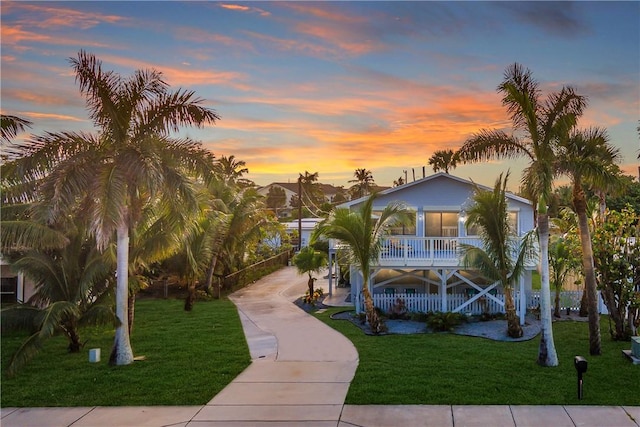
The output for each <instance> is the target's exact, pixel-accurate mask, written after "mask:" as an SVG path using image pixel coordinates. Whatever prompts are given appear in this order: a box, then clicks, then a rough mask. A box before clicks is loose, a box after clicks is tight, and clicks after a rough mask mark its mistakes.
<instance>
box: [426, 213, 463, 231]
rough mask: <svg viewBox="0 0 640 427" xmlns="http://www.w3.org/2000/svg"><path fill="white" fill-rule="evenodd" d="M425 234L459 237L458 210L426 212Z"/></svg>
mask: <svg viewBox="0 0 640 427" xmlns="http://www.w3.org/2000/svg"><path fill="white" fill-rule="evenodd" d="M424 222H425V230H424V231H425V233H424V234H425V236H427V237H458V213H457V212H425V214H424Z"/></svg>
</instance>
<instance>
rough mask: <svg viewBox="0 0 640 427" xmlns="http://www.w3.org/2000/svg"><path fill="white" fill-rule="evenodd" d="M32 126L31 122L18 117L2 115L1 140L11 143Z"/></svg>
mask: <svg viewBox="0 0 640 427" xmlns="http://www.w3.org/2000/svg"><path fill="white" fill-rule="evenodd" d="M32 124H33V123H31V122H30V121H29V120H26V119H23V118H20V117H18V116H10V115H6V114H2V115H0V139H2V140H4V141H6V142H9V141H11V140H12V139H13V138H15V137H16V136H18V132H23V131H24V130H25V129H26V128H28V127H31V125H32Z"/></svg>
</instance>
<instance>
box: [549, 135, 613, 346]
mask: <svg viewBox="0 0 640 427" xmlns="http://www.w3.org/2000/svg"><path fill="white" fill-rule="evenodd" d="M619 159H620V151H619V150H618V149H616V148H614V147H612V146H611V145H610V144H609V138H608V136H607V133H606V131H605V130H604V129H601V128H591V129H588V130H586V131H574V132H572V134H571V135H569V136H568V138H565V139H562V140H561V142H560V144H559V147H558V153H557V167H558V169H559V171H561V172H563V173H566V174H567V175H569V176H570V178H571V182H572V184H573V206H574V209H575V212H576V215H577V217H578V230H579V232H580V245H581V247H582V272H583V274H584V282H585V292H586V295H587V307H588V316H589V353H590V354H591V355H599V354H602V348H601V344H600V316H599V313H598V295H597V285H596V272H595V268H594V265H593V248H592V244H591V234H590V231H589V217H588V214H587V197H586V196H585V191H584V190H585V188H584V187H585V184H587V185H590V186H591V187H592V188H605V187H607V186H611V185H612V184H615V183H616V182H619V181H620V180H619V175H618V174H617V171H618V168H617V166H616V165H615V163H616V162H617V161H619Z"/></svg>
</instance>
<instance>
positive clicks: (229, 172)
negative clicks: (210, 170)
mask: <svg viewBox="0 0 640 427" xmlns="http://www.w3.org/2000/svg"><path fill="white" fill-rule="evenodd" d="M246 166H247V163H246V162H245V161H244V160H236V156H234V155H233V154H232V155H230V156H229V157H227V156H220V158H218V160H217V161H216V164H215V166H214V167H215V170H216V173H217V174H218V176H219V177H221V178H222V179H223V180H224V181H225V182H228V183H231V184H234V185H238V186H240V187H249V186H251V185H253V182H252V181H251V180H248V179H246V178H243V177H242V176H243V175H244V174H246V173H249V169H248V168H247V167H246Z"/></svg>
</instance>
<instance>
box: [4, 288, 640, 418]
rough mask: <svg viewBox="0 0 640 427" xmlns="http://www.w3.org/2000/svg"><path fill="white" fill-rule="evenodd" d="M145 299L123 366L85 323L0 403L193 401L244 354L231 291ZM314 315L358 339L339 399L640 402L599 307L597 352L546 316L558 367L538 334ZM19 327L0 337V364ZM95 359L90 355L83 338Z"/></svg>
mask: <svg viewBox="0 0 640 427" xmlns="http://www.w3.org/2000/svg"><path fill="white" fill-rule="evenodd" d="M182 305H183V302H182V301H180V300H145V301H139V302H138V304H137V306H136V322H135V325H134V333H133V338H132V345H133V349H134V353H135V354H136V355H137V356H141V355H144V356H146V360H144V361H137V362H134V363H133V365H129V366H124V367H116V368H114V367H110V366H108V364H107V359H108V353H109V350H110V347H111V344H112V337H113V331H112V330H104V329H103V330H97V329H94V330H92V331H91V333H90V334H88V333H87V332H88V331H85V332H84V334H83V339H89V342H88V343H87V346H86V347H85V350H84V351H83V352H82V353H81V354H77V355H76V354H74V355H71V354H68V353H67V352H66V342H65V341H64V340H62V339H54V340H51V341H50V342H48V343H47V345H46V348H45V349H44V351H43V352H42V353H40V354H39V355H38V356H37V357H36V358H35V359H34V360H33V361H32V362H31V363H30V364H29V365H27V367H26V368H25V369H24V370H23V371H21V372H20V374H19V375H18V376H17V377H16V378H11V379H8V378H6V376H5V375H4V373H3V375H2V405H1V406H2V407H12V406H19V407H20V406H21V407H32V406H94V405H101V406H102V405H104V406H116V405H134V406H135V405H201V404H205V403H206V402H208V401H209V400H210V399H211V398H212V397H213V396H214V395H215V394H216V393H218V392H219V391H220V390H222V388H224V387H225V386H226V384H228V383H229V382H230V381H231V380H232V379H233V378H235V377H236V376H237V375H238V374H239V373H240V372H242V370H243V369H244V368H245V367H246V366H248V364H249V363H250V357H249V352H248V349H247V345H246V342H245V339H244V335H243V332H242V327H241V324H240V320H239V317H238V314H237V311H236V309H235V307H234V306H233V304H232V303H231V302H229V301H226V300H222V301H211V302H198V303H197V304H196V305H195V308H194V311H193V312H191V313H186V312H184V311H183V310H182ZM335 311H339V310H338V309H331V310H329V311H327V312H325V313H322V314H318V315H317V316H318V317H319V318H320V319H321V320H322V321H324V322H326V323H327V324H329V325H330V326H331V327H333V328H335V329H337V330H338V331H340V332H341V333H343V334H344V335H346V336H347V337H348V338H349V339H350V340H351V341H352V342H353V343H354V344H355V346H356V347H357V349H358V352H359V355H360V365H359V367H358V370H357V372H356V375H355V378H354V380H353V382H352V384H351V388H350V390H349V394H348V396H347V401H346V403H347V404H513V405H519V404H523V405H524V404H527V405H539V404H551V405H566V404H569V405H571V404H576V405H577V404H586V405H640V393H639V392H638V390H639V389H638V384H640V367H639V366H634V365H632V364H631V363H630V362H629V361H627V360H626V359H625V358H624V357H623V356H622V353H621V350H622V349H626V348H630V343H629V342H612V341H611V340H610V339H609V337H608V333H607V331H608V325H607V320H606V317H605V318H603V323H602V326H601V327H602V333H603V352H604V354H603V355H602V356H600V357H590V356H589V355H588V351H587V349H588V343H587V336H588V334H587V324H586V323H584V322H559V323H555V324H554V334H555V342H556V347H557V350H558V354H559V358H560V366H559V367H557V368H541V367H539V366H538V365H536V364H535V358H536V355H537V346H538V344H539V338H535V339H533V340H531V341H526V342H520V343H506V342H496V341H490V340H487V339H482V338H474V337H465V336H458V335H453V334H446V333H443V334H416V335H388V336H366V335H364V334H363V333H362V331H361V330H360V329H359V328H358V327H356V326H354V325H353V324H351V323H350V322H348V321H343V320H331V319H330V318H329V314H330V313H332V312H335ZM22 338H23V336H22V337H18V336H16V335H3V336H2V367H3V371H4V367H5V366H6V364H7V361H8V359H9V357H10V356H11V353H12V352H13V350H14V349H15V348H16V347H17V346H18V345H19V344H20V342H21V339H22ZM95 347H99V348H101V349H102V361H101V362H100V363H97V364H91V363H89V362H88V354H87V353H88V349H89V348H95ZM575 355H582V356H585V357H586V358H587V360H588V362H589V367H588V371H587V373H586V374H585V378H584V399H583V400H581V401H579V400H578V399H577V390H576V388H577V386H576V373H575V370H574V367H573V357H574V356H575Z"/></svg>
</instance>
